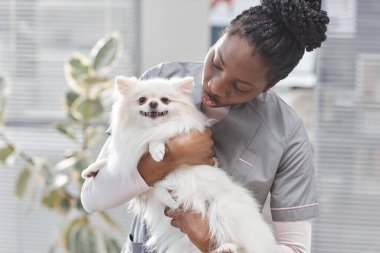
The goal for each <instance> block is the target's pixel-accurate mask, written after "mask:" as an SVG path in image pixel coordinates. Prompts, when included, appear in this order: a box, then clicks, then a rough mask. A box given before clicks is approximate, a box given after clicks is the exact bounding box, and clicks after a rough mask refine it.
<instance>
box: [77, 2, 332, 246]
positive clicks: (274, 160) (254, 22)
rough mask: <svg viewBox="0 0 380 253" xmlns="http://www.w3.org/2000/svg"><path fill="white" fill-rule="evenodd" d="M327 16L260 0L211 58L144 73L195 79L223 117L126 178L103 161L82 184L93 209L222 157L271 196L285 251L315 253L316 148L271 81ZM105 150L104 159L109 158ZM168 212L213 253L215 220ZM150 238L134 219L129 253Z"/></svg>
mask: <svg viewBox="0 0 380 253" xmlns="http://www.w3.org/2000/svg"><path fill="white" fill-rule="evenodd" d="M328 22H329V18H328V17H327V13H326V12H325V11H322V10H321V2H320V1H312V0H262V4H261V5H260V6H256V7H252V8H250V9H248V10H245V11H243V13H242V14H240V15H238V16H237V17H236V18H235V19H234V20H232V22H231V24H230V25H229V27H227V29H226V31H225V32H224V34H223V35H222V36H221V37H220V39H219V40H218V41H217V43H216V44H215V45H214V46H213V47H211V48H210V50H209V52H208V54H207V56H206V58H205V60H204V63H203V64H202V63H163V64H160V65H159V66H157V67H154V68H152V69H150V70H149V71H147V72H146V73H145V74H144V75H143V76H142V78H150V77H156V76H160V77H171V76H188V75H191V76H194V77H195V81H196V86H195V88H194V90H193V97H194V100H195V102H196V103H197V105H198V106H199V108H200V109H201V110H202V111H203V112H205V113H206V114H207V115H209V116H210V117H213V118H216V119H217V120H218V121H219V122H218V123H217V124H215V125H214V126H213V127H212V128H211V131H208V132H205V133H203V134H199V133H192V134H188V135H184V136H178V137H176V138H174V139H172V140H171V141H169V142H168V143H167V150H168V151H167V153H166V156H165V158H164V160H163V161H162V162H160V163H156V162H155V161H154V160H153V159H152V158H151V157H150V156H149V155H146V156H145V157H143V158H142V159H141V161H140V163H139V165H138V168H137V169H136V171H135V174H134V175H133V176H132V177H131V178H129V179H127V181H122V180H121V177H117V175H116V176H113V175H112V174H111V173H109V170H108V169H107V168H103V169H102V170H100V171H99V173H98V174H97V175H96V176H94V177H92V178H90V179H87V180H86V182H85V184H84V186H83V190H82V203H83V206H84V207H85V208H86V210H88V211H97V210H103V209H107V208H111V207H115V206H118V205H120V204H123V203H125V202H127V201H128V200H130V199H131V198H133V197H135V196H137V195H138V194H140V193H142V192H144V191H146V190H148V189H149V187H150V186H151V185H153V184H154V183H155V182H157V181H158V180H161V179H162V178H164V177H165V176H166V175H167V174H168V173H170V171H172V170H173V169H175V168H176V167H177V166H178V164H181V163H188V164H210V165H212V164H213V160H212V157H213V156H214V155H216V157H217V158H218V161H219V162H220V165H221V167H222V168H223V169H225V170H226V171H227V172H228V173H229V174H230V175H231V176H233V177H235V178H236V179H237V180H239V181H241V182H242V183H244V184H245V185H246V186H247V187H248V188H249V189H250V190H252V192H253V193H254V195H255V197H256V198H257V200H258V202H259V203H260V204H261V205H263V204H264V202H265V200H266V198H267V196H268V194H269V193H270V208H271V214H272V219H273V227H274V231H275V234H276V239H277V244H278V252H309V251H310V242H311V221H310V219H311V218H313V217H315V216H316V215H317V214H318V202H317V197H316V189H315V173H314V167H313V161H312V153H311V146H310V143H309V141H308V138H307V135H306V132H305V130H304V127H303V125H302V122H301V120H300V118H299V117H298V116H297V115H296V114H295V113H294V111H293V110H292V109H291V108H290V107H289V106H288V105H286V104H285V103H284V102H283V101H282V100H281V99H279V98H278V96H277V95H276V94H274V93H273V92H271V91H270V88H271V87H273V86H274V85H275V84H276V83H277V82H278V81H280V80H282V79H284V78H285V77H286V76H287V75H288V74H289V73H290V72H291V71H292V70H293V68H294V67H295V66H296V65H297V64H298V62H299V61H300V59H301V58H302V56H303V54H304V52H305V50H306V51H312V50H313V49H315V48H317V47H319V46H320V45H321V43H322V42H323V41H324V40H325V39H326V35H325V33H326V30H327V28H326V25H327V24H328ZM211 132H212V136H211ZM106 146H107V143H106V144H105V147H106ZM104 150H106V148H103V150H102V151H101V153H100V155H99V159H101V158H102V157H104V156H106V155H107V154H106V152H105V151H104ZM111 185H112V188H111V187H110V186H111ZM165 214H166V215H167V216H169V217H171V218H172V225H173V226H175V227H178V228H179V229H181V231H183V232H184V233H186V234H187V235H188V237H189V238H190V239H191V241H192V242H193V243H194V244H195V245H196V246H197V247H198V248H199V249H200V250H201V251H202V252H209V251H211V250H212V242H211V241H210V239H209V237H208V225H207V220H203V219H202V218H201V217H199V216H198V215H197V214H194V213H191V212H183V211H182V210H179V209H177V210H165ZM146 236H147V235H146V231H145V229H144V228H143V225H141V223H140V222H139V220H138V219H137V218H136V219H135V221H134V224H133V228H132V231H131V234H130V237H129V241H128V243H127V246H126V248H125V249H124V252H144V250H143V249H142V242H143V241H144V239H146Z"/></svg>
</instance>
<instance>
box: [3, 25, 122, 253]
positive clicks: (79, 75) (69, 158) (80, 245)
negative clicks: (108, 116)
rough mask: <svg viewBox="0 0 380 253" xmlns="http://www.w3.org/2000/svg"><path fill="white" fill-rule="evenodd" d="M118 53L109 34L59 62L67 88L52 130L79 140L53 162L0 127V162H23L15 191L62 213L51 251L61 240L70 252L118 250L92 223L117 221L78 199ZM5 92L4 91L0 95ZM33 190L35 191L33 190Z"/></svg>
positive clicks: (114, 35)
mask: <svg viewBox="0 0 380 253" xmlns="http://www.w3.org/2000/svg"><path fill="white" fill-rule="evenodd" d="M121 54H122V42H121V37H120V35H119V34H118V33H116V32H114V33H111V34H108V35H106V36H105V37H103V38H102V39H100V40H99V41H98V42H97V43H96V45H95V46H94V47H93V49H92V50H91V53H90V55H89V57H86V56H84V55H82V54H79V53H74V54H72V55H70V56H69V57H68V59H67V60H66V62H65V64H64V69H65V77H66V80H67V82H68V84H69V87H70V89H69V90H68V91H67V92H66V94H65V95H64V106H63V107H64V110H65V111H66V113H67V120H65V121H64V122H61V123H55V124H54V128H55V129H57V130H58V131H59V132H60V133H62V134H63V135H65V136H66V137H67V138H69V139H71V140H72V141H74V142H75V143H77V144H79V145H78V146H80V148H78V150H74V151H72V150H71V151H65V152H64V154H63V157H62V160H60V161H59V162H58V163H56V164H51V162H49V161H47V160H46V159H44V158H40V157H31V156H29V155H28V154H26V153H25V152H24V151H22V150H21V149H20V148H19V147H17V145H15V144H13V143H12V142H11V141H10V140H9V139H8V138H7V136H6V135H5V133H4V132H3V130H2V129H0V138H1V139H2V141H3V143H4V146H3V147H2V148H0V162H3V163H4V162H6V161H7V160H10V157H16V158H18V159H22V160H24V166H23V168H22V170H21V172H20V174H19V177H18V180H17V182H16V187H15V194H16V196H17V197H19V198H22V197H23V196H24V195H25V193H26V191H27V189H30V192H34V193H35V194H32V195H33V196H35V199H36V200H38V201H40V202H41V203H42V205H44V206H45V207H47V208H49V209H51V210H52V211H55V212H58V213H61V214H63V217H64V219H65V227H63V228H62V229H61V231H60V240H57V241H56V242H53V244H52V247H51V249H50V252H53V251H54V250H55V248H56V247H57V246H58V245H59V243H61V246H63V248H64V249H66V250H67V251H68V252H71V253H86V252H89V253H90V252H91V253H94V252H108V253H114V252H115V253H116V252H117V253H119V252H120V250H121V249H120V246H119V244H118V243H117V241H116V239H115V238H113V237H112V236H110V235H109V234H108V233H106V232H104V231H103V230H102V229H101V228H99V227H97V226H96V225H95V224H94V222H93V221H92V220H93V218H92V217H93V216H94V215H98V216H100V217H101V218H102V219H103V220H104V221H105V222H106V223H108V225H110V226H111V228H112V229H114V230H115V229H119V227H118V225H117V223H116V222H115V221H114V220H113V219H112V218H111V217H110V216H109V215H108V214H107V213H106V212H98V213H96V214H94V215H89V214H87V213H86V211H85V210H84V209H83V207H82V205H81V201H80V189H81V188H82V184H83V179H82V178H81V176H80V175H81V172H82V170H83V169H85V168H86V167H87V166H88V165H89V164H90V162H91V156H90V150H91V148H93V147H94V145H95V144H97V143H98V141H99V140H100V139H102V138H101V136H103V135H104V132H105V129H104V126H103V122H104V121H103V120H102V119H103V114H104V107H105V105H104V100H103V99H102V98H103V96H104V93H105V92H106V91H107V90H109V88H110V87H111V86H112V81H111V80H110V78H109V77H107V74H109V73H110V72H111V71H112V69H113V68H114V67H115V66H116V64H117V62H118V60H119V59H120V56H121ZM5 83H6V82H4V79H1V78H0V120H2V119H3V117H2V115H3V111H4V106H5V102H4V101H5V100H6V97H7V96H6V93H7V92H6V87H7V86H6V85H5ZM3 94H4V95H3ZM36 192H38V193H39V194H37V193H36Z"/></svg>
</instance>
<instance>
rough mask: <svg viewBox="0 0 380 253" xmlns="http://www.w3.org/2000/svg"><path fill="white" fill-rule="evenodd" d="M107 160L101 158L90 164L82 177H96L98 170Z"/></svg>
mask: <svg viewBox="0 0 380 253" xmlns="http://www.w3.org/2000/svg"><path fill="white" fill-rule="evenodd" d="M106 163H107V160H105V159H104V160H100V161H97V162H95V163H92V164H90V166H88V167H87V168H86V169H85V170H83V171H82V177H83V178H84V179H86V178H90V177H94V176H96V174H98V171H99V170H100V169H101V168H103V167H104V165H106Z"/></svg>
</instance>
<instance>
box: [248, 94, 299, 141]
mask: <svg viewBox="0 0 380 253" xmlns="http://www.w3.org/2000/svg"><path fill="white" fill-rule="evenodd" d="M252 103H253V106H254V108H255V110H254V111H255V113H256V114H257V115H258V116H259V118H260V119H261V121H262V124H263V125H264V126H265V127H266V128H267V130H268V131H269V132H270V133H271V134H272V136H273V137H274V138H275V139H277V140H278V141H279V142H280V143H284V144H285V143H286V142H287V140H288V139H289V138H290V137H291V135H292V134H294V132H295V131H296V130H297V129H299V127H300V126H302V124H303V123H302V120H301V118H300V117H299V116H298V114H297V113H296V112H295V111H294V110H293V109H292V108H291V107H290V106H289V105H288V104H287V103H286V102H285V101H284V100H282V99H281V98H280V97H279V96H278V95H277V94H276V93H275V92H273V91H268V94H267V99H266V101H265V102H262V101H261V100H260V99H258V98H256V99H255V100H253V101H252Z"/></svg>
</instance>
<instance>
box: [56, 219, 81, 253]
mask: <svg viewBox="0 0 380 253" xmlns="http://www.w3.org/2000/svg"><path fill="white" fill-rule="evenodd" d="M86 223H87V220H86V219H85V218H84V217H79V218H75V219H73V220H71V221H70V223H69V224H68V225H67V227H66V228H65V229H64V230H63V232H62V234H61V236H62V244H63V247H64V248H65V249H69V247H70V246H69V244H70V236H71V234H72V233H73V230H74V229H75V228H78V227H79V226H81V225H83V224H86Z"/></svg>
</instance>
